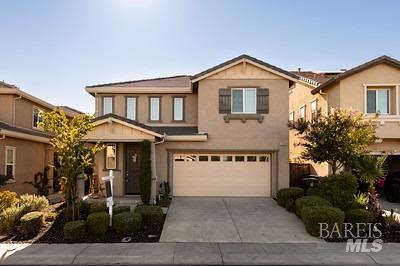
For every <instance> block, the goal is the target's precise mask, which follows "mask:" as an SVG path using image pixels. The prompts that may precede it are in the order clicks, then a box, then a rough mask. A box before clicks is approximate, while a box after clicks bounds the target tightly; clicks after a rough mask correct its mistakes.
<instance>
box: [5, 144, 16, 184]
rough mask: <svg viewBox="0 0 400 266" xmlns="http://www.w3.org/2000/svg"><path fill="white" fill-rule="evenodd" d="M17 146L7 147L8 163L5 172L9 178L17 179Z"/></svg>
mask: <svg viewBox="0 0 400 266" xmlns="http://www.w3.org/2000/svg"><path fill="white" fill-rule="evenodd" d="M15 155H16V148H15V147H9V146H7V147H6V163H5V168H6V169H5V174H6V176H7V177H8V178H13V179H15Z"/></svg>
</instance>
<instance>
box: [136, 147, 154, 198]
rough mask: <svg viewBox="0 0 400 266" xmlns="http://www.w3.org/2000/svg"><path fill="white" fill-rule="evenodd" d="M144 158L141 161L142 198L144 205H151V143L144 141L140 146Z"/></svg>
mask: <svg viewBox="0 0 400 266" xmlns="http://www.w3.org/2000/svg"><path fill="white" fill-rule="evenodd" d="M140 149H141V153H142V158H141V159H140V173H139V176H140V178H139V181H140V198H141V199H142V202H143V204H145V205H148V204H150V195H151V175H152V173H151V158H150V156H151V144H150V141H148V140H144V141H142V142H141V145H140Z"/></svg>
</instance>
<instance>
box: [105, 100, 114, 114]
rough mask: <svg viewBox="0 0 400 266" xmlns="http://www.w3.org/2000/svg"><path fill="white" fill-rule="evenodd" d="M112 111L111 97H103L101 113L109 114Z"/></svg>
mask: <svg viewBox="0 0 400 266" xmlns="http://www.w3.org/2000/svg"><path fill="white" fill-rule="evenodd" d="M112 112H113V98H112V97H104V98H103V115H106V114H111V113H112Z"/></svg>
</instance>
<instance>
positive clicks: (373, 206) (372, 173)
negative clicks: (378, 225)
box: [353, 155, 387, 215]
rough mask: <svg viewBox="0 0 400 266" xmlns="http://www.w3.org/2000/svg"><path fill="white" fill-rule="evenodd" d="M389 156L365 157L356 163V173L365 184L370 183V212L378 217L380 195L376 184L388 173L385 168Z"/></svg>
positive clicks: (358, 159)
mask: <svg viewBox="0 0 400 266" xmlns="http://www.w3.org/2000/svg"><path fill="white" fill-rule="evenodd" d="M386 158H387V156H372V155H365V156H361V157H359V158H357V159H356V160H355V161H354V165H353V166H354V169H353V171H354V173H355V174H356V176H357V177H358V178H359V179H360V180H361V181H362V182H365V183H368V205H367V206H368V210H370V211H372V212H374V213H375V214H376V215H377V214H379V212H380V209H381V208H380V205H379V202H378V195H377V193H376V190H375V184H376V183H377V181H379V180H380V179H382V178H383V177H384V176H385V175H386V173H387V171H386V169H385V167H384V165H385V161H386Z"/></svg>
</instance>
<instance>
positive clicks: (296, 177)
mask: <svg viewBox="0 0 400 266" xmlns="http://www.w3.org/2000/svg"><path fill="white" fill-rule="evenodd" d="M289 169H290V174H289V177H290V186H291V187H293V186H301V179H300V178H301V177H302V176H304V175H309V174H310V173H311V165H310V164H308V163H291V164H289Z"/></svg>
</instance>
